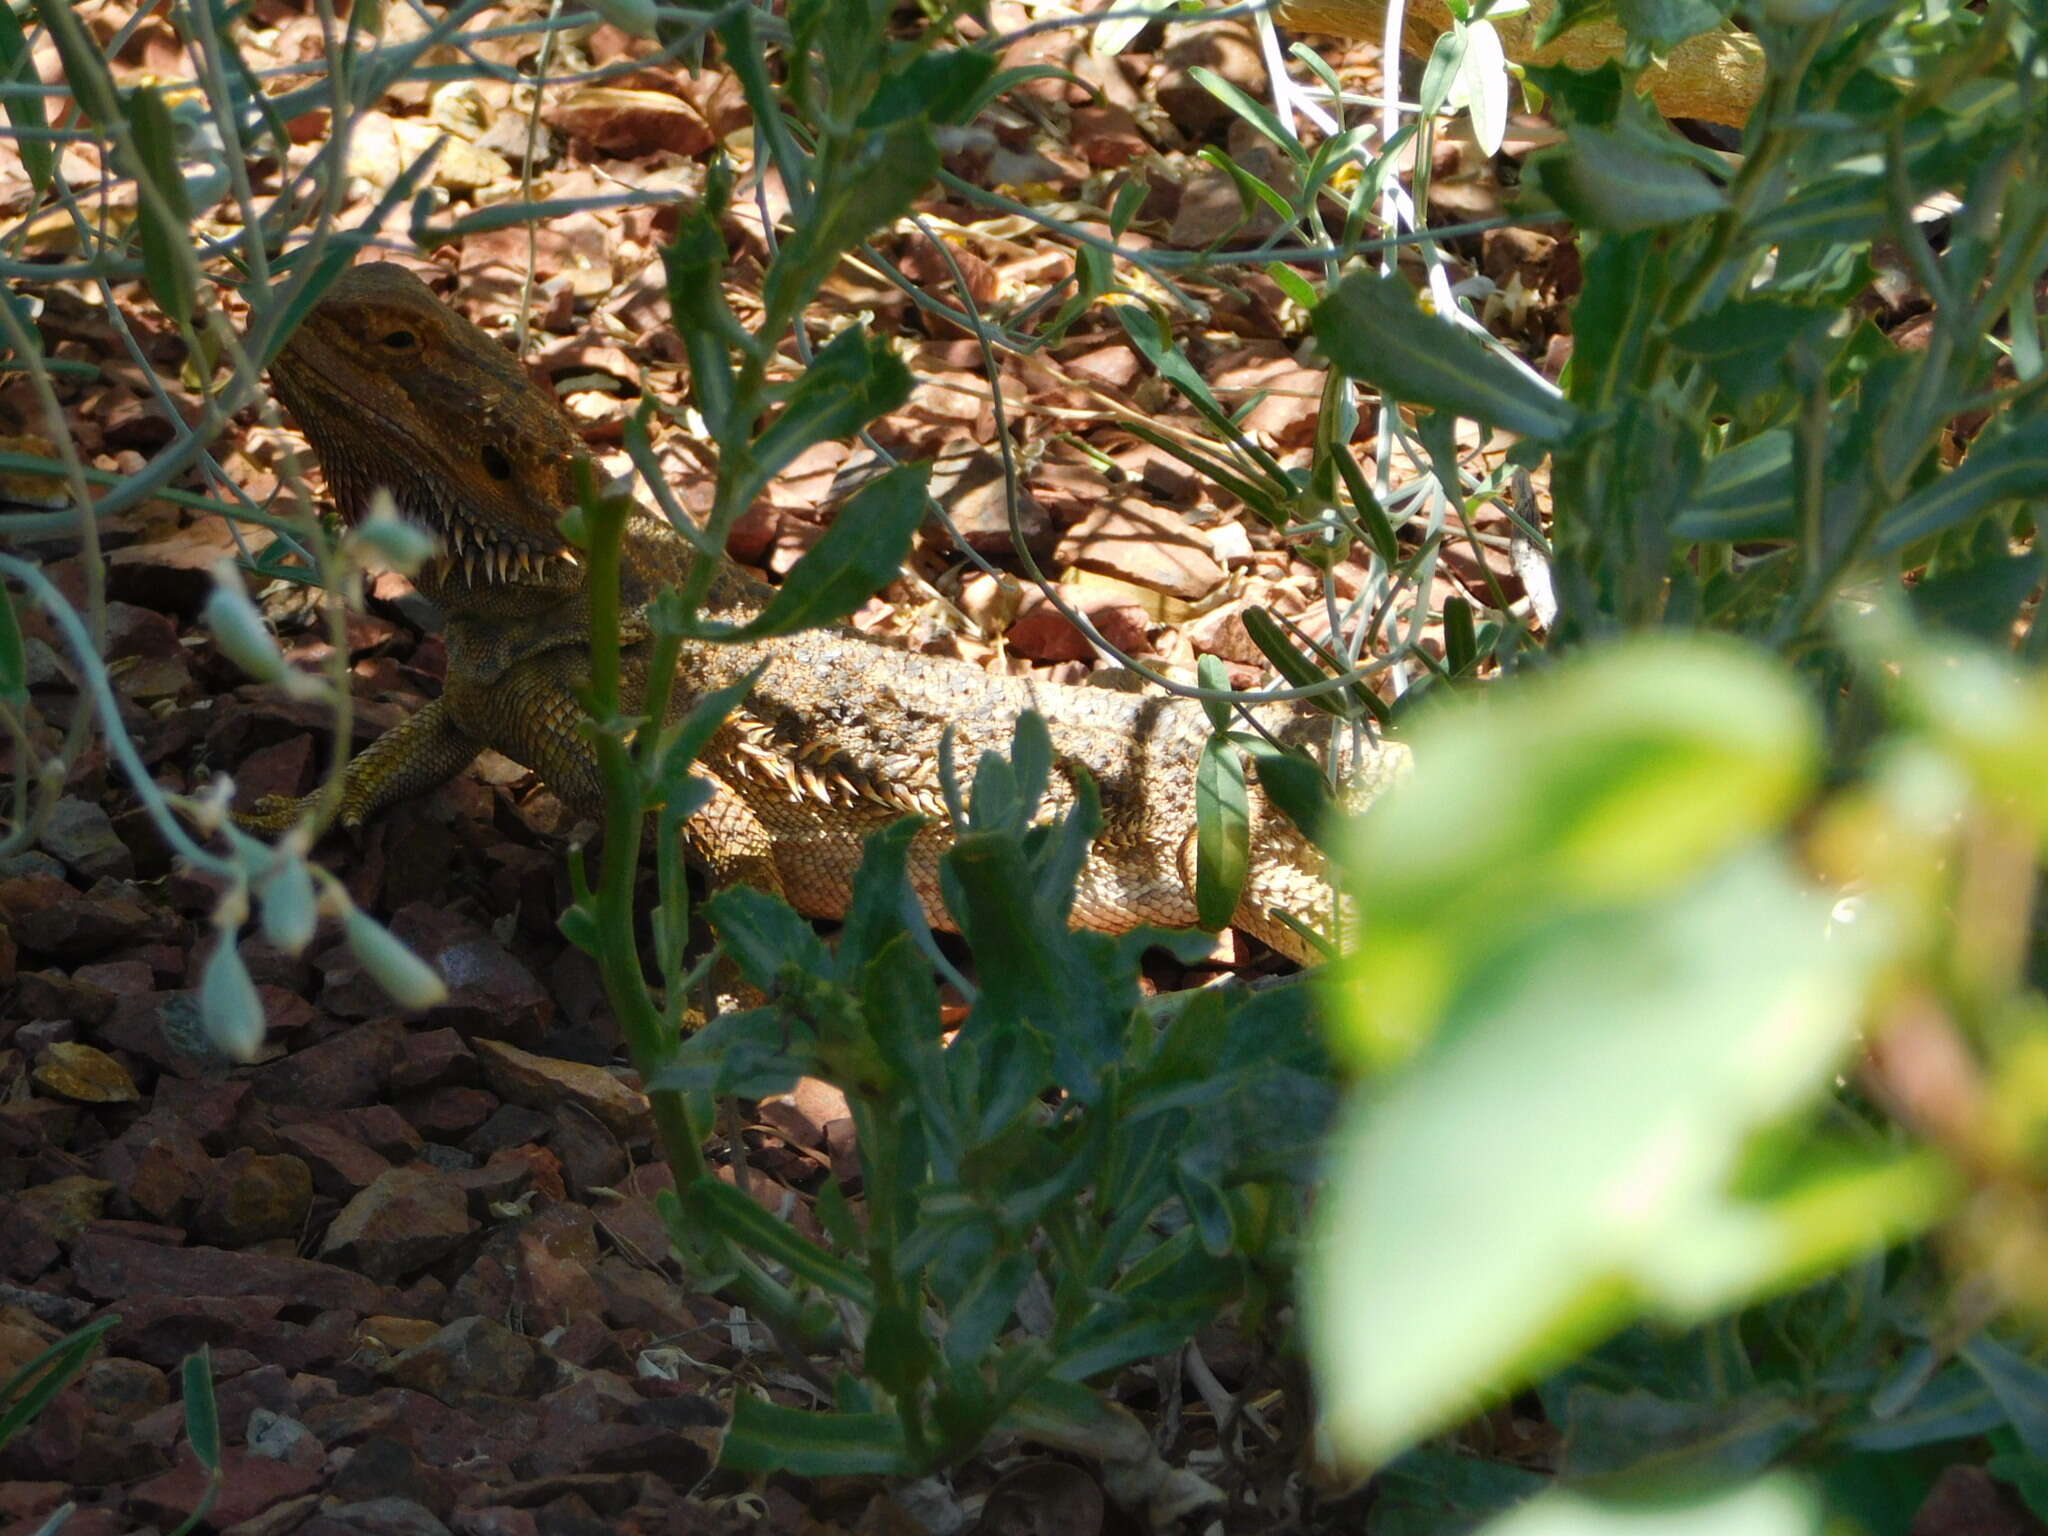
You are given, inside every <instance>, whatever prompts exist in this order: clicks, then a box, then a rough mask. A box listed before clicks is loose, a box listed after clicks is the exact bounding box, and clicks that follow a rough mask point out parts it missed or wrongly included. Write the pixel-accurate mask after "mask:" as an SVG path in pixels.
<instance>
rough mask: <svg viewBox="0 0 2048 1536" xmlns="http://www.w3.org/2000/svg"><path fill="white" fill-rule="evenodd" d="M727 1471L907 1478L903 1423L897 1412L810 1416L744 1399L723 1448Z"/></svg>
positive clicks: (736, 1407) (744, 1396) (722, 1460)
mask: <svg viewBox="0 0 2048 1536" xmlns="http://www.w3.org/2000/svg"><path fill="white" fill-rule="evenodd" d="M718 1464H719V1466H720V1467H722V1468H723V1469H725V1470H726V1471H728V1472H784V1473H792V1474H794V1475H795V1476H797V1477H860V1476H870V1477H872V1476H883V1477H891V1476H909V1475H911V1474H913V1473H915V1472H916V1471H917V1470H918V1468H917V1467H916V1466H915V1465H913V1464H912V1462H911V1459H910V1455H909V1452H908V1451H907V1450H906V1449H905V1448H904V1444H903V1421H902V1420H901V1419H899V1418H898V1417H897V1416H896V1415H895V1414H893V1413H810V1412H806V1411H805V1410H804V1409H801V1408H784V1407H783V1406H782V1405H781V1404H779V1403H770V1402H765V1401H763V1400H762V1399H761V1398H758V1397H753V1396H749V1395H747V1394H745V1393H742V1394H741V1395H740V1398H739V1400H738V1401H737V1402H735V1403H734V1404H733V1409H732V1425H731V1427H730V1428H728V1429H727V1430H726V1432H725V1444H724V1445H723V1446H721V1447H720V1448H719V1452H718Z"/></svg>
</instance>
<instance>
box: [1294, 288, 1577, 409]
mask: <svg viewBox="0 0 2048 1536" xmlns="http://www.w3.org/2000/svg"><path fill="white" fill-rule="evenodd" d="M1312 324H1313V327H1314V330H1315V335H1316V341H1317V343H1318V345H1320V346H1321V347H1322V349H1323V352H1324V354H1325V355H1326V356H1328V357H1329V359H1330V360H1331V361H1332V362H1333V363H1335V364H1336V365H1337V366H1338V367H1339V368H1341V369H1342V370H1343V371H1344V372H1345V373H1346V374H1348V375H1350V376H1351V377H1352V378H1354V379H1363V380H1365V381H1366V382H1367V383H1368V384H1371V385H1373V386H1374V387H1375V388H1377V389H1379V390H1380V391H1382V392H1383V393H1385V394H1387V395H1390V396H1392V397H1394V398H1395V399H1397V400H1405V401H1407V402H1409V403H1410V404H1414V405H1428V406H1434V407H1435V408H1437V409H1438V410H1444V411H1452V412H1455V413H1456V414H1458V415H1460V416H1467V417H1470V418H1471V419H1472V420H1474V421H1478V422H1483V423H1485V424H1486V425H1487V426H1491V427H1498V428H1500V429H1501V430H1503V431H1507V432H1516V433H1520V434H1521V435H1522V436H1523V437H1528V438H1533V439H1535V440H1536V441H1538V442H1543V443H1555V442H1558V441H1560V440H1561V439H1563V438H1564V437H1565V435H1566V434H1568V433H1569V432H1570V431H1571V430H1572V429H1573V428H1574V427H1575V426H1576V425H1577V424H1578V420H1579V412H1578V409H1577V407H1575V406H1573V405H1572V404H1571V403H1570V402H1569V401H1566V400H1563V399H1560V398H1558V397H1557V396H1556V395H1554V394H1552V393H1551V391H1550V390H1549V389H1548V388H1546V387H1545V386H1544V385H1543V384H1542V383H1541V381H1539V380H1536V379H1533V378H1530V377H1528V376H1527V375H1525V374H1523V373H1521V372H1519V371H1517V370H1516V369H1515V368H1513V367H1511V366H1510V365H1509V364H1507V363H1505V362H1503V361H1502V360H1501V359H1500V358H1498V357H1495V356H1494V355H1493V354H1492V353H1491V352H1489V351H1487V350H1486V348H1485V346H1484V345H1482V344H1481V343H1480V341H1479V340H1478V338H1477V337H1475V336H1472V335H1469V334H1468V333H1466V332H1465V331H1464V330H1462V329H1460V328H1459V327H1457V326H1456V325H1453V324H1452V323H1450V322H1449V321H1445V320H1439V319H1437V318H1436V317H1435V316H1433V315H1429V314H1425V313H1424V312H1423V310H1422V308H1421V306H1420V305H1419V304H1418V303H1417V302H1416V298H1415V292H1414V290H1413V289H1412V288H1410V287H1409V286H1408V282H1407V279H1405V278H1403V277H1400V276H1397V275H1388V276H1385V277H1382V276H1379V275H1378V274H1376V273H1370V272H1355V273H1353V274H1352V275H1351V276H1350V277H1347V278H1346V279H1345V280H1344V281H1343V282H1342V283H1341V284H1339V285H1338V287H1337V290H1336V291H1335V292H1334V293H1332V294H1331V295H1330V296H1329V297H1328V298H1326V299H1325V300H1323V302H1322V303H1320V304H1318V305H1317V306H1316V308H1315V313H1314V315H1313V316H1312Z"/></svg>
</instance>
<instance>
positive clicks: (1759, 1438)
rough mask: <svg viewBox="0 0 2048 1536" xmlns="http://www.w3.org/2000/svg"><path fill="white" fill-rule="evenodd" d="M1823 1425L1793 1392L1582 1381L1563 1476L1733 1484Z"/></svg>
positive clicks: (1569, 1413) (1569, 1414) (1569, 1412)
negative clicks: (1695, 1390) (1616, 1386)
mask: <svg viewBox="0 0 2048 1536" xmlns="http://www.w3.org/2000/svg"><path fill="white" fill-rule="evenodd" d="M1817 1428H1819V1421H1818V1420H1817V1419H1816V1418H1815V1417H1814V1416H1813V1415H1812V1414H1811V1413H1810V1412H1807V1411H1806V1410H1804V1409H1803V1408H1801V1407H1800V1406H1799V1404H1798V1403H1797V1402H1796V1401H1795V1400H1794V1398H1793V1396H1792V1394H1791V1393H1790V1392H1789V1391H1758V1392H1750V1393H1744V1394H1740V1395H1736V1396H1730V1397H1721V1398H1715V1399H1704V1398H1693V1399H1678V1398H1669V1397H1659V1396H1658V1395H1656V1394H1655V1393H1653V1392H1646V1391H1643V1390H1642V1389H1640V1388H1637V1389H1634V1390H1631V1391H1627V1392H1607V1391H1602V1390H1600V1389H1599V1388H1596V1387H1591V1386H1584V1385H1581V1386H1578V1387H1575V1388H1574V1389H1573V1390H1572V1392H1571V1393H1570V1395H1569V1396H1568V1398H1567V1399H1566V1412H1565V1419H1564V1422H1563V1423H1562V1424H1560V1425H1559V1429H1560V1431H1561V1432H1562V1434H1563V1436H1564V1442H1565V1452H1564V1458H1563V1461H1562V1462H1561V1464H1560V1465H1559V1468H1558V1475H1559V1476H1560V1477H1561V1478H1563V1479H1564V1480H1566V1481H1568V1482H1571V1483H1574V1484H1577V1485H1580V1486H1584V1485H1585V1484H1586V1483H1588V1482H1590V1481H1592V1480H1594V1479H1598V1478H1616V1477H1627V1478H1630V1479H1634V1480H1638V1481H1648V1480H1651V1479H1657V1480H1661V1481H1663V1482H1665V1483H1671V1482H1676V1481H1678V1480H1679V1479H1681V1478H1683V1479H1684V1480H1686V1481H1687V1482H1688V1483H1691V1484H1694V1485H1698V1484H1707V1483H1716V1484H1718V1483H1729V1482H1734V1481H1736V1480H1738V1479H1740V1478H1746V1477H1754V1476H1756V1475H1757V1474H1758V1473H1760V1472H1763V1471H1765V1470H1766V1469H1767V1468H1769V1467H1770V1466H1771V1464H1772V1463H1773V1462H1775V1461H1776V1460H1777V1459H1778V1458H1779V1456H1780V1455H1781V1454H1782V1453H1783V1452H1785V1451H1787V1450H1789V1449H1790V1448H1791V1447H1792V1446H1794V1445H1796V1444H1798V1443H1799V1442H1800V1441H1801V1440H1803V1439H1805V1438H1806V1437H1807V1436H1808V1435H1810V1434H1812V1433H1813V1432H1814V1431H1815V1430H1816V1429H1817Z"/></svg>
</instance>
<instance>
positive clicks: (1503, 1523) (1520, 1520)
mask: <svg viewBox="0 0 2048 1536" xmlns="http://www.w3.org/2000/svg"><path fill="white" fill-rule="evenodd" d="M1820 1529H1821V1511H1820V1505H1819V1502H1818V1501H1817V1500H1816V1499H1815V1498H1814V1496H1813V1494H1812V1492H1811V1491H1810V1490H1809V1489H1808V1488H1807V1487H1806V1486H1805V1485H1804V1484H1803V1483H1800V1482H1798V1481H1796V1480H1794V1479H1792V1478H1790V1477H1785V1476H1782V1475H1781V1476H1775V1477H1767V1478H1763V1479H1760V1480H1759V1481H1757V1482H1754V1483H1750V1484H1749V1485H1748V1486H1746V1487H1743V1488H1738V1489H1736V1490H1735V1491H1734V1492H1732V1493H1718V1494H1712V1495H1708V1496H1706V1497H1704V1498H1701V1497H1696V1496H1693V1497H1688V1496H1686V1495H1682V1494H1681V1495H1668V1496H1666V1497H1665V1498H1662V1499H1655V1498H1638V1499H1636V1500H1635V1501H1632V1502H1628V1503H1622V1502H1618V1501H1617V1502H1614V1503H1601V1502H1596V1501H1594V1500H1592V1499H1589V1498H1586V1497H1585V1496H1584V1495H1582V1494H1577V1493H1571V1492H1566V1491H1563V1490H1556V1491H1552V1492H1549V1493H1545V1494H1542V1495H1541V1496H1539V1497H1537V1498H1534V1499H1531V1500H1530V1501H1529V1502H1528V1503H1527V1504H1524V1505H1523V1506H1522V1507H1521V1508H1520V1509H1517V1510H1515V1511H1514V1512H1513V1513H1511V1514H1507V1515H1503V1516H1502V1517H1501V1518H1500V1519H1498V1520H1495V1521H1494V1522H1492V1523H1491V1524H1490V1525H1488V1526H1486V1527H1485V1528H1484V1529H1483V1530H1482V1531H1481V1532H1480V1536H1819V1533H1820Z"/></svg>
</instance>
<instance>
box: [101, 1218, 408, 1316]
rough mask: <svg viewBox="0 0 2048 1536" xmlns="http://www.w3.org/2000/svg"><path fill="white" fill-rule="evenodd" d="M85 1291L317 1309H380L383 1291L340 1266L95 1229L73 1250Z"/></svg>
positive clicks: (111, 1295) (112, 1296) (110, 1296)
mask: <svg viewBox="0 0 2048 1536" xmlns="http://www.w3.org/2000/svg"><path fill="white" fill-rule="evenodd" d="M71 1263H72V1268H73V1270H74V1271H75V1272H76V1275H77V1279H78V1288H79V1289H80V1290H82V1291H84V1292H85V1294H86V1295H88V1296H94V1297H98V1298H99V1299H101V1300H103V1301H112V1300H115V1299H117V1298H121V1299H125V1298H127V1297H129V1296H167V1295H168V1296H289V1297H291V1298H293V1299H294V1300H295V1301H297V1302H299V1303H301V1304H303V1305H306V1306H313V1307H332V1308H339V1309H341V1310H345V1311H349V1312H355V1313H370V1312H374V1311H376V1310H377V1307H378V1303H379V1302H380V1301H382V1299H383V1295H384V1292H383V1288H382V1287H381V1286H379V1285H378V1284H377V1283H376V1282H375V1281H374V1280H370V1279H368V1278H366V1277H364V1276H362V1275H358V1274H351V1273H350V1272H349V1271H348V1270H345V1269H341V1268H339V1267H337V1266H335V1265H333V1264H320V1263H316V1262H315V1261H313V1260H311V1259H294V1258H287V1257H284V1256H283V1255H279V1254H268V1253H230V1252H228V1251H227V1250H226V1249H223V1248H166V1247H164V1246H162V1245H161V1244H157V1243H147V1242H142V1241H139V1240H137V1239H135V1238H131V1237H123V1236H118V1235H115V1234H112V1233H103V1232H100V1231H91V1232H87V1233H86V1234H85V1235H84V1236H82V1237H81V1238H79V1240H78V1242H77V1244H76V1245H75V1246H74V1247H73V1248H72V1250H71Z"/></svg>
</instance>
